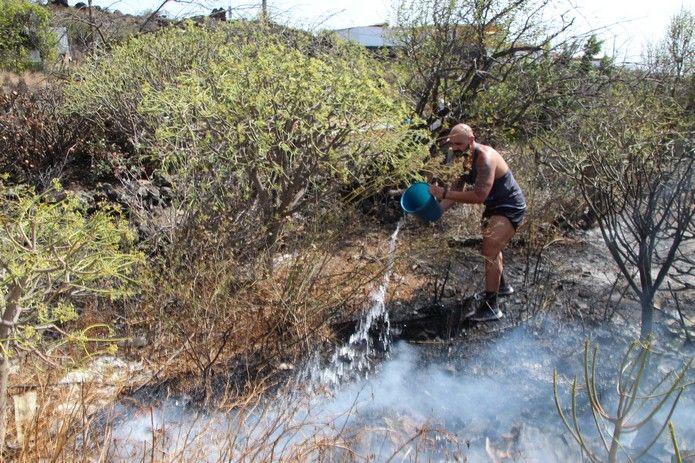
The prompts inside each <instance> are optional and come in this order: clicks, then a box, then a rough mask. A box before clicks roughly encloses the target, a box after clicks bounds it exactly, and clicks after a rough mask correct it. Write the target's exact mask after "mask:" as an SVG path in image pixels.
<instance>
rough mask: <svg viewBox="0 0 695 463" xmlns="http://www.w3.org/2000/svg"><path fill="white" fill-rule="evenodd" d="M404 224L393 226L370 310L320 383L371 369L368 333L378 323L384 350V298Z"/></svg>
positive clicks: (386, 331) (371, 342) (387, 326)
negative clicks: (384, 263) (380, 276)
mask: <svg viewBox="0 0 695 463" xmlns="http://www.w3.org/2000/svg"><path fill="white" fill-rule="evenodd" d="M404 223H405V219H404V218H402V219H401V220H399V221H398V225H396V230H395V231H394V232H393V234H392V235H391V240H390V241H389V252H388V258H387V261H386V271H385V272H384V279H383V280H382V282H381V285H380V286H379V287H378V288H377V289H376V291H374V292H373V293H372V295H371V299H370V305H369V309H368V310H365V311H364V312H363V314H362V317H361V318H360V321H359V324H358V325H357V330H356V331H355V332H354V333H353V334H352V335H351V336H350V339H349V340H348V341H347V343H345V344H344V345H342V346H341V347H340V348H338V349H337V350H336V351H335V353H334V354H333V357H332V358H331V361H330V363H329V365H328V366H327V367H326V368H325V369H324V370H323V371H322V372H321V374H320V378H319V380H320V382H321V383H322V384H324V385H338V384H339V383H340V382H342V381H343V380H346V379H348V378H351V377H352V376H353V375H359V374H361V373H363V372H368V371H369V369H370V367H371V362H370V360H369V356H370V354H371V353H372V352H373V350H374V345H375V341H374V340H373V339H372V338H371V337H370V335H369V332H370V330H371V329H372V327H373V326H374V325H375V323H381V324H382V329H381V330H380V332H379V337H378V339H377V341H378V343H379V345H380V346H382V348H383V349H384V350H385V349H387V348H388V343H389V329H390V327H391V325H390V322H389V314H388V312H387V311H386V305H385V299H386V289H387V288H388V285H389V281H390V280H391V275H392V274H393V261H394V258H395V254H396V238H397V237H398V232H399V231H400V230H401V227H402V226H403V224H404Z"/></svg>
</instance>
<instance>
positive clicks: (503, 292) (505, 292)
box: [475, 283, 514, 301]
mask: <svg viewBox="0 0 695 463" xmlns="http://www.w3.org/2000/svg"><path fill="white" fill-rule="evenodd" d="M512 294H514V288H513V287H512V285H510V284H509V283H505V284H504V286H500V290H499V291H497V295H498V296H500V297H504V296H511V295H512ZM475 298H476V299H477V300H479V301H481V300H483V299H485V290H483V291H480V292H478V293H475Z"/></svg>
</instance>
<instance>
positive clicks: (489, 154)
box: [478, 143, 500, 163]
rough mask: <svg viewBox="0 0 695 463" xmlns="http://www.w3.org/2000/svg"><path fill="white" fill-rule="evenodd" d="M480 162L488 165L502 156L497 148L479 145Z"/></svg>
mask: <svg viewBox="0 0 695 463" xmlns="http://www.w3.org/2000/svg"><path fill="white" fill-rule="evenodd" d="M478 153H479V154H478V162H479V163H487V162H491V161H493V160H494V159H495V158H496V157H497V156H500V154H499V153H498V152H497V150H496V149H495V148H493V147H492V146H489V145H483V144H481V143H479V144H478Z"/></svg>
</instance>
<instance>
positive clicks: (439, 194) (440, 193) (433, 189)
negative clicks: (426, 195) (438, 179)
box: [430, 185, 446, 200]
mask: <svg viewBox="0 0 695 463" xmlns="http://www.w3.org/2000/svg"><path fill="white" fill-rule="evenodd" d="M445 191H446V190H445V189H444V188H442V187H440V186H437V185H430V193H431V194H432V196H434V197H435V198H437V199H439V200H442V199H444V192H445Z"/></svg>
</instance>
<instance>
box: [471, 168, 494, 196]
mask: <svg viewBox="0 0 695 463" xmlns="http://www.w3.org/2000/svg"><path fill="white" fill-rule="evenodd" d="M494 181H495V175H494V172H493V168H492V163H491V162H490V161H487V160H486V161H485V162H484V163H483V165H482V166H478V176H477V177H476V179H475V185H474V186H473V191H475V192H476V193H477V194H479V195H481V196H482V197H484V198H486V197H487V195H488V193H490V189H492V184H493V182H494Z"/></svg>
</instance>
